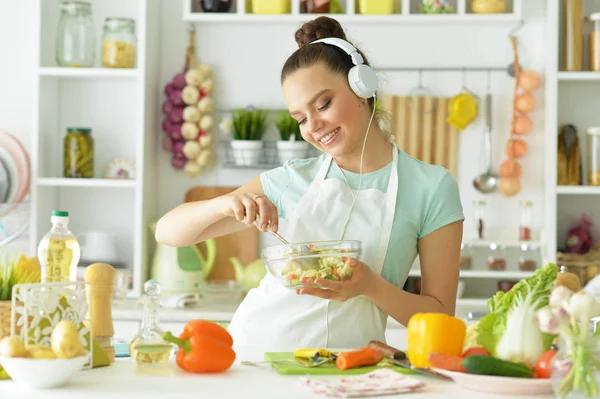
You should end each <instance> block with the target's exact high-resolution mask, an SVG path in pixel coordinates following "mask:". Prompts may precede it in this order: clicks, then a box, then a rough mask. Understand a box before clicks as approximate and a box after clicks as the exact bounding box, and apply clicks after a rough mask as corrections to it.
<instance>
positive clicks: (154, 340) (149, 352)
mask: <svg viewBox="0 0 600 399" xmlns="http://www.w3.org/2000/svg"><path fill="white" fill-rule="evenodd" d="M144 292H145V294H146V296H145V298H144V318H143V319H142V328H141V330H140V332H139V333H138V334H137V335H136V336H135V338H133V340H132V341H131V344H130V345H129V353H130V355H131V358H132V359H133V360H135V362H136V363H137V364H138V365H142V366H143V365H148V366H157V365H161V364H165V363H167V362H168V361H169V359H170V358H171V355H173V352H174V350H175V346H174V345H173V344H172V343H170V342H167V341H165V340H164V339H163V337H162V336H163V331H162V330H161V329H160V327H159V325H158V308H159V299H158V296H159V294H160V284H159V283H158V282H156V281H155V280H148V281H147V282H146V284H144Z"/></svg>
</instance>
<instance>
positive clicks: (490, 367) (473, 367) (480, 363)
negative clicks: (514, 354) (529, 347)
mask: <svg viewBox="0 0 600 399" xmlns="http://www.w3.org/2000/svg"><path fill="white" fill-rule="evenodd" d="M463 366H464V368H465V370H466V371H467V373H469V374H480V375H496V376H501V377H517V378H531V377H532V376H533V370H531V369H530V368H529V367H527V366H526V365H524V364H521V363H514V362H509V361H506V360H502V359H498V358H496V357H493V356H487V355H471V356H469V357H467V358H466V359H465V360H464V361H463Z"/></svg>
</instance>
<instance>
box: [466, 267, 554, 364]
mask: <svg viewBox="0 0 600 399" xmlns="http://www.w3.org/2000/svg"><path fill="white" fill-rule="evenodd" d="M557 273H558V267H557V266H556V265H555V264H553V263H548V264H547V265H546V266H544V267H543V268H541V269H538V270H537V271H536V272H535V274H534V275H533V276H531V277H527V278H526V279H523V280H521V281H519V282H518V283H517V284H515V285H514V286H513V288H512V289H511V290H510V291H508V292H498V293H496V294H495V295H494V296H493V297H492V298H490V299H489V300H488V303H487V304H488V307H489V308H490V313H488V314H487V315H485V316H484V317H483V318H482V319H481V320H479V322H477V323H476V324H475V325H474V326H470V328H469V329H468V330H467V337H466V339H465V342H466V343H467V346H475V345H477V346H482V347H483V348H485V349H487V350H488V351H489V352H490V353H491V354H492V355H494V356H497V353H496V347H497V345H498V342H500V339H501V338H502V336H503V335H504V332H505V331H506V324H507V320H508V316H509V315H510V312H511V310H512V309H513V307H514V305H515V302H516V300H517V298H523V297H526V296H528V295H530V294H531V296H532V298H533V301H532V302H535V303H536V306H535V308H536V311H537V310H539V309H541V308H543V307H544V306H547V305H548V300H549V298H550V293H551V290H552V287H553V284H554V281H555V280H556V275H557ZM554 337H555V336H554V335H551V334H545V333H544V334H543V346H544V349H546V350H548V349H550V346H552V341H553V340H554Z"/></svg>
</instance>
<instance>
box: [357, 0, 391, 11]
mask: <svg viewBox="0 0 600 399" xmlns="http://www.w3.org/2000/svg"><path fill="white" fill-rule="evenodd" d="M358 13H359V14H393V13H394V0H358Z"/></svg>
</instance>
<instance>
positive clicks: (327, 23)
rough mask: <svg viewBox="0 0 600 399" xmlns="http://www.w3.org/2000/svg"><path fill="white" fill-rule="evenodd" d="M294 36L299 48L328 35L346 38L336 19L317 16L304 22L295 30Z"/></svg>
mask: <svg viewBox="0 0 600 399" xmlns="http://www.w3.org/2000/svg"><path fill="white" fill-rule="evenodd" d="M295 37H296V43H298V47H300V48H302V47H304V46H307V45H309V44H310V43H312V42H314V41H315V40H319V39H325V38H328V37H337V38H338V39H343V40H347V39H346V34H345V33H344V29H343V28H342V25H340V23H339V22H338V21H337V20H335V19H333V18H329V17H319V18H317V19H314V20H312V21H308V22H306V23H305V24H304V25H302V27H301V28H300V29H298V30H297V31H296V35H295Z"/></svg>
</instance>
